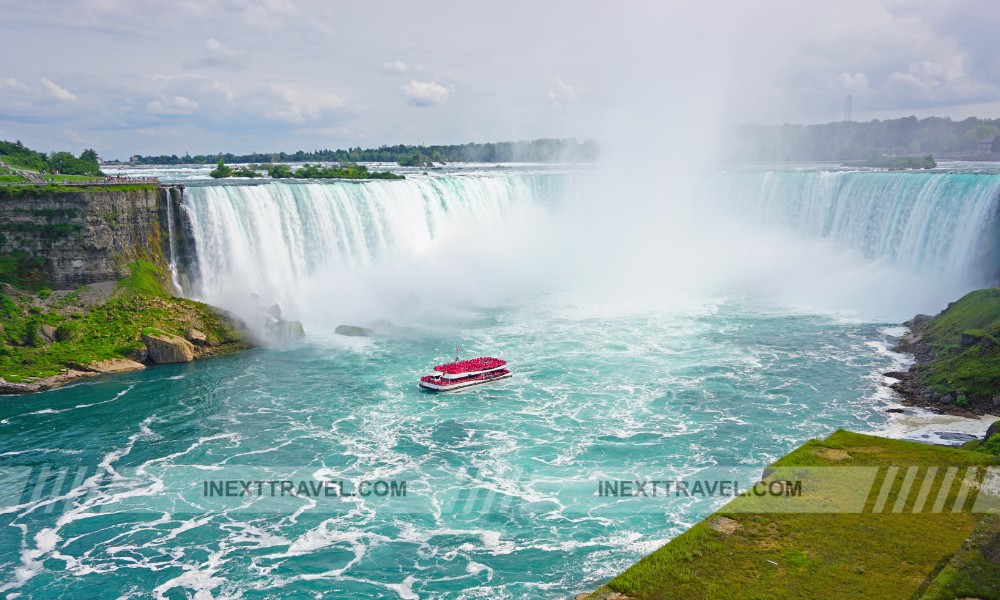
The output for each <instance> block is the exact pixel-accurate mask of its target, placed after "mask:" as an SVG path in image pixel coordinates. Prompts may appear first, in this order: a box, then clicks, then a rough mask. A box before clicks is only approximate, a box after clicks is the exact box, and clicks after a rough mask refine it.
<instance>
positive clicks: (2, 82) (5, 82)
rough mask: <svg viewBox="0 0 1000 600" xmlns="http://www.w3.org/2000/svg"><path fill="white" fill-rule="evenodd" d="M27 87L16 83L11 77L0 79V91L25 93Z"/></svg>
mask: <svg viewBox="0 0 1000 600" xmlns="http://www.w3.org/2000/svg"><path fill="white" fill-rule="evenodd" d="M28 89H29V88H28V85H27V84H26V83H24V82H21V81H18V80H16V79H14V78H13V77H4V78H3V79H0V90H10V91H14V92H27V91H28Z"/></svg>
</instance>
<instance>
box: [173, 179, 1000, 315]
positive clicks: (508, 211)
mask: <svg viewBox="0 0 1000 600" xmlns="http://www.w3.org/2000/svg"><path fill="white" fill-rule="evenodd" d="M591 176H593V174H588V175H586V176H581V175H580V174H567V173H562V174H559V173H548V174H526V173H518V172H501V173H477V174H444V175H437V176H423V177H421V176H413V177H410V178H408V179H406V180H404V181H365V182H345V181H338V182H322V183H321V182H283V181H277V182H275V181H271V182H267V183H263V184H256V185H253V184H249V185H248V184H224V185H204V186H189V187H188V188H187V189H186V191H185V193H184V197H183V200H182V203H181V213H182V214H181V215H179V217H180V220H183V221H184V229H185V230H186V231H189V232H190V239H188V240H187V246H186V247H187V248H188V251H186V252H185V253H184V256H185V258H183V259H182V261H181V262H182V263H184V264H182V265H181V268H182V270H184V271H185V273H184V274H185V275H186V276H187V278H186V279H187V281H188V282H189V283H188V284H187V289H185V290H184V291H185V293H186V294H188V295H191V296H192V297H195V298H198V299H201V300H205V301H207V302H209V303H212V304H216V305H218V306H222V307H225V308H229V309H231V310H236V311H237V312H240V309H241V306H240V305H241V302H245V300H246V298H248V297H252V298H253V299H254V300H253V301H252V302H251V306H249V307H247V306H243V307H242V308H243V309H244V311H243V312H244V313H246V312H247V310H250V311H251V312H252V311H254V310H256V311H258V312H259V309H260V308H259V307H260V306H261V305H262V304H263V305H270V303H272V302H279V303H280V305H281V306H282V308H284V309H286V311H287V310H288V309H291V314H292V317H293V318H308V319H312V320H318V319H322V318H326V319H334V316H331V315H329V314H328V313H330V312H331V311H332V310H333V309H334V308H336V309H338V310H341V311H342V312H341V313H340V314H338V315H337V316H336V318H358V319H363V318H378V317H371V316H370V315H377V314H388V313H391V312H393V310H391V309H389V307H387V306H384V305H379V306H376V305H378V304H379V303H381V302H383V301H388V300H386V299H387V298H394V299H395V300H397V301H402V300H401V299H404V298H405V299H406V300H407V301H412V302H414V303H423V305H425V306H426V305H434V304H441V303H442V301H445V302H446V301H447V300H448V299H450V298H452V297H454V298H456V302H460V301H461V298H460V297H459V296H461V295H462V294H464V297H465V298H466V299H469V301H470V302H473V303H474V302H476V301H478V299H480V298H483V297H485V298H487V299H488V300H487V301H502V299H501V298H499V297H500V296H501V295H503V294H506V293H509V294H511V296H512V297H516V294H517V291H516V289H515V288H516V286H515V285H513V283H512V282H513V281H514V280H515V279H516V278H517V277H519V276H521V275H522V274H523V273H525V272H527V271H531V276H532V277H534V278H535V279H534V280H532V282H533V284H534V283H538V282H539V281H541V282H542V285H549V284H550V280H553V278H554V277H562V278H563V280H562V281H561V282H560V283H565V281H566V280H567V279H569V280H572V281H573V282H578V281H584V280H588V281H589V280H592V281H589V282H590V283H593V285H596V286H604V287H608V286H615V287H616V288H620V289H619V291H620V292H621V294H623V295H624V296H625V297H629V295H630V294H631V295H634V296H641V295H642V294H643V293H645V292H644V290H643V289H641V287H637V286H641V285H645V284H647V283H649V282H651V281H653V280H657V281H660V287H659V288H656V289H657V290H658V291H657V292H655V293H650V294H647V295H652V296H653V297H655V296H656V294H659V293H660V292H661V291H663V290H666V291H670V292H672V291H676V290H679V289H681V288H684V289H695V290H697V289H698V288H699V286H701V287H703V288H705V289H707V290H708V293H714V292H715V290H716V289H718V288H719V285H718V284H719V282H722V283H721V285H722V286H726V285H735V286H737V287H736V288H729V289H735V290H736V291H737V292H745V291H746V290H741V289H739V286H744V287H746V288H747V289H749V290H750V291H749V292H748V293H756V292H755V290H767V289H771V290H778V291H781V292H782V293H784V292H788V294H789V298H790V299H789V300H788V301H789V302H791V303H793V304H795V303H798V302H800V301H801V302H803V303H805V304H813V302H812V301H810V300H809V299H808V298H809V297H810V295H811V297H812V298H814V299H815V298H819V299H820V300H823V299H824V298H830V297H832V296H833V295H836V294H842V295H844V297H843V298H838V299H837V300H836V301H837V303H838V304H837V307H835V308H833V309H834V310H839V309H840V308H845V307H846V308H845V309H850V307H852V306H854V307H859V310H865V311H868V310H869V308H872V311H873V312H868V313H867V314H871V315H879V316H885V315H887V314H891V315H892V317H900V318H906V317H907V316H908V315H912V314H913V312H910V311H914V310H921V311H926V310H935V309H936V307H937V309H939V308H940V307H939V304H940V303H941V302H942V301H946V299H953V298H954V297H957V295H960V294H961V293H963V292H964V291H967V290H968V289H971V288H972V287H975V286H982V285H985V284H987V283H990V282H992V281H995V278H996V276H997V273H998V266H1000V260H998V256H997V253H998V249H1000V245H998V243H997V232H998V229H1000V228H998V223H997V221H998V211H1000V175H996V174H985V173H981V174H973V173H954V172H951V173H949V172H930V173H913V172H903V173H886V172H856V171H853V172H852V171H818V170H816V171H795V170H785V171H744V172H733V171H731V172H725V173H721V174H718V175H716V176H714V177H713V178H712V179H711V180H710V181H706V182H701V185H700V188H701V189H700V190H697V191H696V192H695V194H696V195H700V196H701V200H700V202H699V201H698V200H695V199H689V200H688V204H689V205H690V206H696V207H697V211H696V213H691V215H687V216H692V215H696V216H697V217H698V218H697V219H696V220H697V221H698V222H697V223H687V222H686V221H684V218H685V215H683V214H678V213H676V210H674V209H666V210H665V211H664V210H660V211H659V212H656V211H655V210H653V209H654V208H656V205H650V204H645V202H647V200H646V199H645V198H643V199H641V200H640V201H639V202H631V203H630V202H626V200H628V199H629V198H630V197H631V196H629V195H628V194H629V192H627V191H626V190H634V189H635V187H634V186H625V185H623V183H615V181H614V180H610V183H612V188H611V195H608V196H607V197H603V198H596V201H597V202H598V203H600V204H598V205H599V206H611V207H612V208H613V209H614V210H613V213H612V217H610V219H611V220H609V217H608V215H607V214H606V213H600V212H598V213H594V214H590V212H589V211H590V210H591V209H592V208H593V206H594V205H593V204H590V205H588V204H587V202H583V201H582V199H583V198H584V197H585V195H586V194H590V196H593V195H594V194H596V193H603V194H605V195H607V193H608V192H607V189H604V188H601V187H600V186H593V185H591V184H592V183H594V181H595V180H594V179H589V177H591ZM629 181H631V180H629ZM605 183H609V182H605ZM632 183H634V181H632ZM614 185H619V186H621V189H622V192H621V197H620V198H617V199H616V198H615V197H614V189H615V188H614ZM597 189H601V190H602V191H600V192H595V191H594V190H597ZM693 189H697V187H695V188H693ZM660 196H661V197H662V194H661V195H660ZM661 197H658V196H657V194H656V193H655V190H654V192H653V193H651V194H649V199H648V202H654V203H658V202H660V201H661V199H662V198H661ZM591 199H593V198H591ZM578 200H581V201H579V202H577V201H578ZM609 202H610V203H611V204H609ZM524 207H533V209H534V210H536V211H537V212H534V213H530V214H528V215H527V216H525V215H524V214H522V213H523V210H524ZM518 211H522V213H519V212H518ZM644 212H648V213H649V214H644ZM512 215H513V216H512ZM711 215H716V216H717V217H718V218H717V219H713V218H712V217H711ZM518 217H520V219H518ZM168 218H169V219H174V218H178V217H175V216H173V215H169V216H168ZM663 218H667V219H675V222H674V223H672V228H671V229H670V230H669V232H667V231H665V230H664V229H663V227H662V223H661V222H660V221H659V219H663ZM676 220H679V221H676ZM713 223H714V224H715V225H713ZM723 223H726V227H723ZM636 224H641V225H642V226H640V227H634V226H633V225H636ZM733 224H737V225H738V226H739V227H740V228H741V230H742V231H737V230H734V229H733V228H732V225H733ZM170 230H171V231H174V230H175V228H174V227H173V226H171V227H170ZM463 235H464V236H465V238H462V237H461V236H463ZM490 236H492V237H490ZM488 237H489V238H490V239H489V240H488V243H487V238H488ZM654 238H655V239H654ZM817 244H818V245H817ZM174 252H175V251H174V249H173V245H171V263H175V262H176V260H177V258H176V257H175V256H174ZM635 252H639V253H640V254H641V256H642V258H641V260H635V259H634V256H633V254H630V253H635ZM842 252H843V253H848V254H849V256H850V259H849V260H841V258H839V256H840V255H839V254H838V253H842ZM498 259H500V260H498ZM647 260H653V261H654V262H653V263H647V262H646V261H647ZM649 264H655V265H656V266H655V268H649V266H648V265H649ZM867 267H871V268H867ZM634 269H638V271H636V270H634ZM484 270H485V272H484ZM862 271H865V273H862ZM595 274H596V275H599V276H595ZM657 278H658V279H657ZM181 280H184V279H183V278H182V279H181ZM584 283H587V281H584ZM463 285H464V287H461V286H463ZM712 286H715V287H714V288H713V287H712ZM792 287H797V288H799V289H798V290H792V289H790V288H792ZM417 288H419V289H417ZM709 288H712V289H709ZM807 288H808V289H807ZM649 289H653V288H652V287H650V288H649ZM802 290H807V291H808V293H805V294H803V293H800V292H802ZM809 290H811V291H809ZM890 295H891V296H893V297H892V298H890V297H889V296H890ZM858 298H861V300H863V302H858V301H857V299H858ZM862 304H865V306H863V307H862ZM296 305H297V306H298V308H300V309H302V310H300V311H298V312H296V310H295V309H296ZM869 305H870V306H869ZM886 307H889V308H891V309H892V310H887V309H886ZM349 308H353V309H355V310H353V312H352V311H351V310H348V309H349ZM305 313H308V314H305ZM308 319H307V320H308Z"/></svg>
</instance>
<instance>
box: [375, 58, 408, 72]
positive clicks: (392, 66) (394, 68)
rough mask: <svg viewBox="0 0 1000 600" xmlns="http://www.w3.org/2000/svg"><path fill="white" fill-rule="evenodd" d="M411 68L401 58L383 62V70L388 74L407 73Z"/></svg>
mask: <svg viewBox="0 0 1000 600" xmlns="http://www.w3.org/2000/svg"><path fill="white" fill-rule="evenodd" d="M409 69H410V68H409V67H408V66H406V63H404V62H403V61H401V60H394V61H392V62H384V63H382V72H383V73H388V74H399V73H406V72H407V71H408V70H409Z"/></svg>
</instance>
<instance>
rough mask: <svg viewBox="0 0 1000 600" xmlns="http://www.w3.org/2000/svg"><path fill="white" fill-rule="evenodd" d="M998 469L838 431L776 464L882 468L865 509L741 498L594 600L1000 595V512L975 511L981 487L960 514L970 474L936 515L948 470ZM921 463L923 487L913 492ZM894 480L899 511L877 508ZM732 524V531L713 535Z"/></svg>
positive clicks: (967, 457) (940, 451)
mask: <svg viewBox="0 0 1000 600" xmlns="http://www.w3.org/2000/svg"><path fill="white" fill-rule="evenodd" d="M998 464H1000V458H998V457H997V456H994V455H991V454H986V453H981V452H969V451H965V450H960V449H954V448H944V447H938V446H931V445H926V444H918V443H914V442H904V441H899V440H890V439H885V438H879V437H874V436H867V435H861V434H856V433H851V432H847V431H843V430H841V431H837V432H835V433H834V434H832V435H831V436H829V437H828V438H827V439H825V440H811V441H809V442H807V443H806V444H804V445H803V446H801V447H799V448H798V449H796V450H794V451H793V452H791V453H790V454H788V455H787V456H785V457H783V458H782V459H781V460H779V461H778V462H776V463H775V464H774V465H773V468H776V469H788V468H793V469H794V468H812V467H873V468H875V469H876V473H877V474H876V475H875V479H874V480H872V483H871V491H870V492H868V496H867V499H866V501H865V505H864V508H863V510H862V511H861V512H857V511H854V512H839V513H838V512H832V511H827V512H802V513H792V512H787V513H781V512H764V511H755V510H746V509H747V508H752V507H748V506H747V505H748V503H751V502H754V501H756V499H755V498H743V497H740V498H736V499H734V500H733V501H732V502H730V503H729V504H728V505H726V507H724V508H723V509H721V510H720V511H718V512H716V513H715V514H713V515H711V516H710V517H708V518H707V519H705V520H704V521H701V522H700V523H698V524H696V525H695V526H694V527H692V528H691V529H689V530H688V531H686V532H685V533H683V534H681V535H680V536H678V537H677V538H675V539H674V540H672V541H671V542H670V543H668V544H667V545H665V546H663V547H662V548H660V549H659V550H656V551H655V552H653V553H652V554H650V555H648V556H646V557H645V558H643V559H642V560H640V561H639V562H637V563H636V564H635V565H633V566H632V567H631V568H629V569H628V570H626V571H625V572H624V573H622V574H620V575H619V576H617V577H615V578H614V579H612V580H611V581H609V582H608V584H607V585H606V586H604V587H602V588H601V589H599V590H597V591H596V592H594V593H593V594H591V596H590V598H593V599H610V598H617V599H621V598H622V596H621V595H624V596H625V597H626V598H634V599H636V600H649V599H654V598H655V599H660V598H684V599H687V600H690V599H697V598H706V599H708V598H712V599H726V598H734V599H735V598H740V599H745V598H761V599H763V598H785V597H788V598H945V597H946V598H956V597H965V596H970V597H976V598H1000V588H998V587H997V585H996V583H997V581H996V579H997V573H998V572H1000V564H998V563H997V562H996V561H997V560H998V557H997V555H996V554H997V549H998V547H1000V537H997V535H996V529H997V525H996V523H995V521H996V516H995V515H992V514H978V513H976V514H974V513H971V512H969V511H968V508H969V507H970V506H972V504H973V501H974V496H975V493H976V492H975V490H973V492H972V493H971V494H970V495H969V496H968V501H967V503H966V504H965V505H964V506H965V510H960V511H959V512H953V511H952V510H951V507H953V505H954V504H955V503H956V499H957V498H958V497H959V494H960V493H961V482H960V481H959V480H961V479H962V478H961V477H956V478H955V480H954V481H952V482H951V487H949V488H947V489H945V490H944V496H943V497H946V498H947V500H946V502H945V503H944V505H943V506H944V507H945V508H944V509H943V510H941V511H938V512H935V511H933V510H931V508H930V506H931V505H932V504H933V499H935V498H937V497H938V496H939V494H940V492H941V489H942V488H943V487H944V485H945V483H944V482H945V481H946V480H947V479H946V476H945V473H946V472H947V469H949V468H951V467H957V468H958V470H959V471H958V472H959V473H964V472H965V469H966V468H968V467H971V466H991V465H998ZM890 467H897V469H896V470H895V471H893V470H890ZM910 467H916V469H915V473H917V475H918V479H917V483H916V484H915V485H912V486H909V488H907V486H906V484H905V477H906V474H907V473H908V472H909V471H910ZM931 467H936V468H937V470H936V471H929V469H930V468H931ZM982 471H983V469H980V473H981V472H982ZM929 473H937V475H936V476H931V475H929ZM890 476H893V477H894V479H890V480H889V483H890V485H891V488H890V489H891V491H890V492H889V494H888V496H887V497H886V498H885V502H884V506H885V507H888V508H885V509H883V510H881V511H876V509H875V508H874V507H875V506H877V502H878V499H877V496H878V495H879V494H880V490H881V489H882V488H883V484H885V482H886V479H887V478H889V477H890ZM925 476H926V477H927V478H929V479H931V481H932V482H933V485H932V486H931V487H929V488H928V489H929V497H930V498H931V499H932V500H931V501H930V502H928V503H927V508H924V509H922V510H920V511H917V510H916V509H915V504H916V502H917V501H918V500H917V498H918V496H919V489H920V488H921V487H922V483H921V482H923V481H925V479H924V477H925ZM865 489H867V488H865ZM904 489H908V493H907V494H905V495H904V498H903V499H902V501H901V502H902V503H901V504H900V509H901V510H900V511H899V512H896V511H895V510H894V507H895V506H896V504H897V500H899V496H900V495H902V494H903V492H902V490H904ZM847 490H848V488H845V491H847ZM779 500H780V499H779ZM720 518H722V519H725V523H726V524H727V527H726V528H720V527H718V526H714V527H713V524H718V523H719V521H718V519H720ZM990 561H993V562H990ZM970 566H971V567H970ZM616 594H618V595H616Z"/></svg>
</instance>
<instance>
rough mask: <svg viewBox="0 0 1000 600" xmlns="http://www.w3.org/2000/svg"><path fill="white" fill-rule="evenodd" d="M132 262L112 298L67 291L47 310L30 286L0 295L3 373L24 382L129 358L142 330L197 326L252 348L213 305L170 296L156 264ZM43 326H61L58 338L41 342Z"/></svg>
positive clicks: (229, 344) (230, 344) (228, 343)
mask: <svg viewBox="0 0 1000 600" xmlns="http://www.w3.org/2000/svg"><path fill="white" fill-rule="evenodd" d="M129 267H130V271H131V274H130V275H129V277H126V278H125V279H123V280H121V281H120V282H119V286H118V289H117V291H116V292H115V293H114V295H113V296H112V297H111V298H110V299H108V300H107V301H106V302H104V303H101V304H97V305H93V306H81V305H80V304H75V303H77V302H79V303H81V304H83V301H82V300H81V299H80V298H81V295H82V294H81V292H82V291H83V290H78V291H77V292H76V297H75V298H72V299H68V298H69V296H67V298H64V299H62V300H59V301H57V302H53V303H52V305H49V306H47V307H46V308H39V307H37V306H33V305H32V304H31V302H32V299H33V298H34V295H33V294H30V293H28V292H26V291H14V292H11V293H10V294H9V295H6V294H0V324H2V325H3V331H2V333H0V338H2V339H0V342H3V343H0V377H3V378H4V379H7V380H8V381H15V382H17V381H25V380H31V379H32V378H39V377H48V376H51V375H56V374H58V373H59V372H60V370H62V369H63V368H65V367H66V366H67V365H70V364H74V363H75V364H87V363H90V362H92V361H96V360H104V359H109V358H119V357H123V356H127V355H128V354H129V353H130V351H132V350H134V349H136V348H139V347H141V346H142V342H141V341H140V339H139V338H140V334H141V332H142V331H143V329H144V328H156V329H158V330H161V331H164V332H166V333H171V334H174V335H180V336H182V337H183V335H184V333H185V332H186V331H187V330H188V329H189V328H191V327H195V328H197V329H199V330H201V331H203V332H205V334H206V335H207V336H209V338H210V339H215V340H218V341H219V342H220V343H221V344H222V345H224V346H225V347H226V348H229V349H232V350H236V349H242V348H245V347H248V344H247V342H246V340H245V339H244V337H243V335H242V334H241V333H240V332H238V331H236V330H235V329H234V328H233V326H232V324H231V323H230V322H229V321H228V320H227V319H226V318H225V317H224V316H223V315H222V314H220V313H219V312H218V311H217V310H216V309H214V308H212V307H210V306H208V305H206V304H202V303H200V302H195V301H193V300H188V299H185V298H174V297H171V296H169V295H168V294H166V293H165V292H164V287H163V279H162V277H161V274H160V272H159V271H158V270H157V269H156V268H155V267H154V266H153V265H152V264H151V263H148V262H145V261H136V262H134V263H131V264H130V265H129ZM9 290H10V288H8V291H9ZM74 307H79V310H73V309H74ZM43 324H45V325H51V326H53V327H56V339H57V340H61V341H55V342H46V341H44V340H42V339H41V337H40V335H39V328H40V327H41V325H43ZM60 331H61V333H60Z"/></svg>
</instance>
